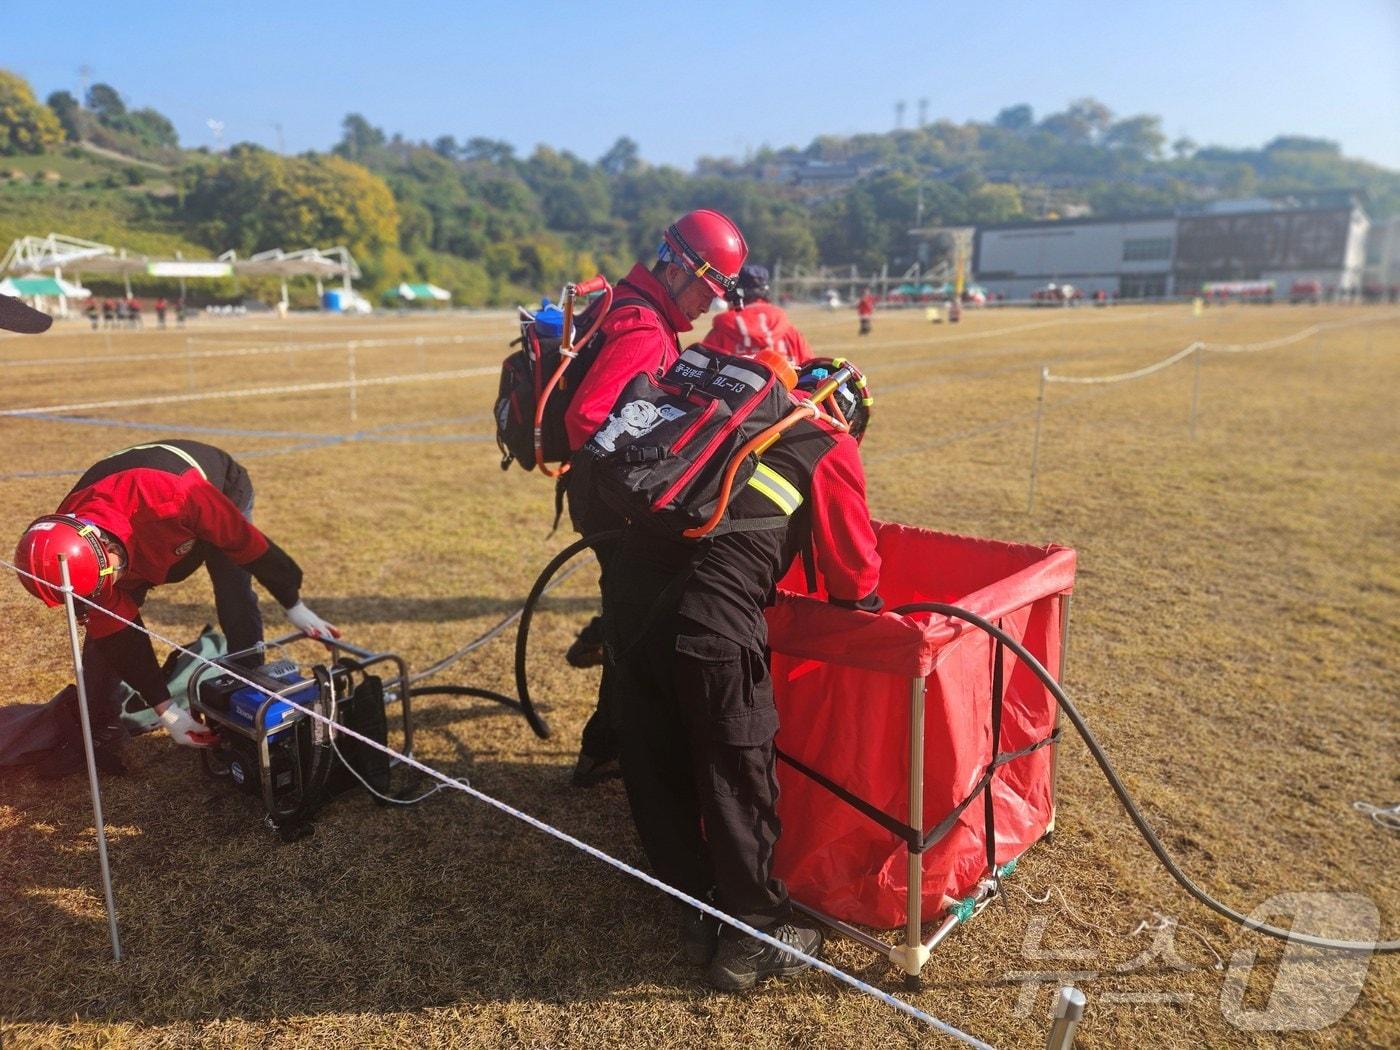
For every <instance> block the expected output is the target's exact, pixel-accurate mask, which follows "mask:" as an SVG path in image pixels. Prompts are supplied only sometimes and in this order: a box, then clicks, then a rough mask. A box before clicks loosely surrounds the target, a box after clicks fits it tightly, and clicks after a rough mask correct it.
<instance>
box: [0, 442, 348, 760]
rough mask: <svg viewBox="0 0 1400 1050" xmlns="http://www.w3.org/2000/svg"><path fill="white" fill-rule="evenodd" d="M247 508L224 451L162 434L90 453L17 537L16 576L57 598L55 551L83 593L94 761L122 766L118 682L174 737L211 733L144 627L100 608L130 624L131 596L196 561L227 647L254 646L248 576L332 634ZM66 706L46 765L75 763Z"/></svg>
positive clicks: (52, 601)
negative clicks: (73, 479)
mask: <svg viewBox="0 0 1400 1050" xmlns="http://www.w3.org/2000/svg"><path fill="white" fill-rule="evenodd" d="M252 510H253V485H252V482H251V481H250V480H249V478H248V472H247V471H246V470H244V469H243V467H242V466H241V465H239V464H238V462H236V461H235V460H234V459H233V457H232V456H230V455H229V454H228V453H227V452H224V451H222V450H220V449H217V448H214V447H213V446H211V445H205V444H201V443H200V442H197V441H168V442H164V443H161V444H149V445H135V446H133V447H131V448H127V449H123V450H122V451H120V452H115V453H113V454H112V455H110V456H108V457H107V458H105V459H103V460H100V461H99V462H98V463H96V464H95V465H93V466H92V467H90V468H89V469H88V471H87V472H86V473H85V474H84V475H83V476H82V477H81V478H80V479H79V480H78V483H77V485H75V486H74V487H73V490H72V491H71V492H69V494H68V495H67V496H66V497H65V498H64V500H63V502H62V503H60V504H59V506H58V510H57V511H56V512H55V513H53V514H48V515H45V516H44V517H42V518H38V519H36V520H35V521H34V522H33V523H32V524H31V525H30V526H29V527H28V528H27V529H25V531H24V533H23V535H21V536H20V540H19V546H18V548H17V549H16V551H15V564H16V565H17V566H19V568H20V569H22V570H23V571H24V572H25V573H28V574H30V575H21V576H20V583H22V584H23V585H24V587H25V589H26V590H28V591H29V592H30V593H31V594H33V595H34V596H35V597H37V598H38V599H39V600H40V601H42V602H43V603H44V604H45V605H49V606H56V605H62V604H63V591H62V587H63V575H62V569H61V567H60V558H63V559H65V560H66V561H67V563H68V572H69V576H70V579H71V580H72V583H73V591H74V594H75V595H76V596H77V597H79V598H86V599H87V600H88V601H89V602H92V603H93V605H87V604H85V603H83V602H78V603H77V606H78V613H79V616H80V617H81V618H82V620H83V622H84V624H85V626H86V628H87V630H86V639H85V641H84V643H83V677H84V680H85V681H84V684H85V686H86V691H87V697H88V713H89V715H90V717H91V722H92V731H93V737H94V740H93V743H94V745H95V752H96V757H97V762H98V765H99V767H100V768H102V769H103V770H104V771H106V772H109V773H120V772H123V771H124V768H125V767H124V765H123V763H122V758H121V746H122V742H123V740H124V739H125V736H126V731H125V729H124V727H123V726H122V724H121V719H120V714H121V712H120V704H121V699H122V695H123V694H122V689H121V683H122V682H123V681H125V682H126V683H127V684H128V685H129V686H131V688H132V689H134V690H135V691H136V692H137V693H139V694H140V696H141V698H142V700H144V701H145V703H146V704H147V705H148V706H150V707H152V708H154V709H155V712H156V714H157V715H158V716H159V717H160V720H161V722H162V724H163V725H164V726H165V728H166V730H167V731H168V732H169V733H170V736H171V737H172V738H173V739H174V740H175V742H176V743H178V744H182V745H185V746H189V747H204V746H208V745H210V744H212V743H214V741H215V737H214V734H213V733H210V732H208V731H207V730H206V729H205V727H204V726H202V725H201V724H200V723H199V722H197V721H195V720H194V719H193V718H192V717H191V716H190V714H189V713H188V712H187V711H186V710H185V709H184V708H182V707H180V706H179V705H177V704H175V703H173V702H172V701H171V698H170V693H169V691H168V689H167V688H166V684H165V678H164V676H163V675H162V673H161V668H160V665H159V664H158V663H157V662H156V656H155V651H154V649H152V647H151V640H150V637H149V636H148V635H147V634H146V633H145V632H144V631H142V630H140V629H138V628H137V627H131V626H127V624H125V623H123V622H122V621H121V620H117V619H114V618H113V617H112V616H109V615H107V613H109V612H110V613H112V614H115V615H116V616H121V617H123V618H124V619H126V620H130V621H132V622H133V623H135V624H138V625H139V624H141V605H142V603H143V602H144V601H145V600H146V595H147V594H148V593H149V592H150V590H151V588H153V587H158V586H160V585H161V584H165V583H178V582H179V581H181V580H184V579H186V578H188V577H189V576H190V575H191V574H192V573H194V572H195V570H196V569H198V568H199V567H200V566H201V565H202V566H204V567H205V569H206V570H207V571H208V573H209V579H210V581H211V582H212V583H213V585H214V607H215V609H216V610H217V612H218V618H219V626H220V628H221V629H222V630H223V632H224V636H225V638H227V640H228V646H229V651H230V652H238V651H240V650H243V649H251V648H254V647H255V646H257V645H258V643H260V642H261V641H262V639H263V624H262V615H261V613H260V612H259V611H258V599H257V595H256V594H255V593H254V592H253V587H252V581H253V580H254V579H256V580H257V581H258V582H259V583H261V584H262V585H263V586H264V587H266V588H267V590H268V591H269V592H270V593H271V594H272V596H273V597H274V598H276V599H277V601H278V602H279V603H280V604H281V605H282V607H283V609H285V610H286V613H287V618H288V619H289V620H290V621H291V622H292V623H293V624H294V625H295V626H296V627H297V628H299V629H300V630H301V631H303V632H304V633H306V634H307V635H309V636H310V637H313V638H339V637H340V632H339V631H337V630H336V629H335V628H334V627H332V626H331V625H330V624H328V623H327V622H326V621H325V620H323V619H321V618H320V617H319V616H317V615H316V614H315V613H314V612H312V611H311V610H310V609H308V608H307V607H306V604H305V603H304V602H302V600H301V598H300V590H301V579H302V574H301V569H300V568H299V567H298V566H297V564H296V562H294V561H293V560H292V559H291V557H289V556H288V554H287V553H286V552H285V551H284V550H282V548H280V547H279V546H277V544H275V543H273V542H272V541H271V540H269V539H268V538H267V537H266V536H264V535H263V534H262V533H261V532H260V531H258V529H257V528H255V527H254V526H253V524H252V522H251V521H250V520H249V516H250V515H251V514H252ZM31 576H34V577H38V579H37V580H35V579H31V578H30V577H31ZM94 606H95V607H94ZM246 662H247V663H248V664H249V665H250V666H252V665H256V664H259V663H261V662H262V660H261V654H260V653H255V654H251V655H250V656H248V657H247V658H246ZM72 714H73V716H72V718H71V719H66V722H68V723H71V724H67V725H65V726H64V728H63V735H64V737H65V740H64V746H63V747H62V748H61V749H60V752H59V758H58V760H57V761H56V762H55V763H54V764H52V765H51V766H50V767H48V768H47V769H46V771H45V772H46V773H48V774H49V775H61V774H63V773H68V772H76V771H78V770H80V769H82V768H83V747H82V740H81V736H80V735H79V734H80V729H79V728H78V727H79V722H78V718H77V712H76V710H75V711H74V712H73V713H72Z"/></svg>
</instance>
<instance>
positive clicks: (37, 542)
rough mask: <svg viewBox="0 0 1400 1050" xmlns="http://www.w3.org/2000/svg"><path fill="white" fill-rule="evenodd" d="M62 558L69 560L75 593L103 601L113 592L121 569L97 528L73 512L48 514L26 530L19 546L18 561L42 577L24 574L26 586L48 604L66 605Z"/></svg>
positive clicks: (23, 566)
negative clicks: (108, 552) (118, 571)
mask: <svg viewBox="0 0 1400 1050" xmlns="http://www.w3.org/2000/svg"><path fill="white" fill-rule="evenodd" d="M60 557H62V558H63V559H65V560H66V561H67V562H68V578H69V579H70V580H71V581H72V582H73V593H74V594H76V595H78V596H79V597H80V598H86V599H88V601H99V600H101V599H103V598H105V597H107V596H108V595H109V594H111V593H112V588H113V586H115V584H116V582H117V569H116V566H115V565H113V564H112V559H111V558H110V557H108V555H107V548H106V546H104V545H103V543H102V540H101V539H100V538H99V536H98V534H97V527H96V526H95V525H92V524H90V523H88V522H86V521H82V520H81V519H79V518H75V517H73V515H71V514H49V515H46V516H44V517H42V518H39V519H37V520H36V521H35V522H34V523H33V524H32V525H30V526H29V528H27V529H25V530H24V535H23V536H21V537H20V538H19V546H17V547H16V548H15V564H16V565H17V566H19V567H20V568H21V569H23V570H24V571H25V572H27V573H29V574H30V575H32V576H37V577H39V579H38V580H33V579H30V577H29V576H20V578H19V582H20V583H22V584H24V589H25V590H27V591H28V592H29V593H30V594H32V595H34V597H36V598H38V599H39V600H40V601H41V602H43V603H44V604H45V605H50V606H53V605H62V604H63V570H62V569H61V568H59V564H58V559H59V558H60ZM40 580H42V581H43V582H42V583H41V582H40Z"/></svg>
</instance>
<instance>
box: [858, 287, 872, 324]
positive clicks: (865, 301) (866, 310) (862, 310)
mask: <svg viewBox="0 0 1400 1050" xmlns="http://www.w3.org/2000/svg"><path fill="white" fill-rule="evenodd" d="M856 316H857V317H859V318H860V334H861V335H869V334H870V319H871V318H872V317H874V316H875V296H874V295H873V294H872V293H871V291H870V289H869V288H867V289H866V290H865V294H864V295H862V296H861V297H860V302H858V303H856Z"/></svg>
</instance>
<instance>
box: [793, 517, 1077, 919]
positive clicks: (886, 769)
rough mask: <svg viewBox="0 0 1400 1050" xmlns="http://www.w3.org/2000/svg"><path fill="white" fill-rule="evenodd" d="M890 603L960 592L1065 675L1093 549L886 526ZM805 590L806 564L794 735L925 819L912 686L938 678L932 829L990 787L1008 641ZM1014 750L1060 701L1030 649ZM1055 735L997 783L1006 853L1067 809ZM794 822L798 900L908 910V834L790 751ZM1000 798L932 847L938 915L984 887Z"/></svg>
mask: <svg viewBox="0 0 1400 1050" xmlns="http://www.w3.org/2000/svg"><path fill="white" fill-rule="evenodd" d="M876 535H877V538H878V541H879V550H880V558H881V562H882V569H881V579H880V594H881V596H882V597H883V598H884V600H885V607H886V609H893V608H897V607H899V606H902V605H908V604H912V603H916V602H942V603H946V604H950V605H956V606H959V607H961V608H964V609H967V610H968V611H969V612H974V613H977V614H978V615H980V616H982V617H984V618H986V619H988V620H990V621H992V622H993V623H996V624H999V625H1000V626H1001V628H1002V629H1003V630H1004V631H1006V632H1007V633H1008V634H1010V635H1011V636H1012V637H1014V638H1015V639H1016V640H1017V641H1019V642H1020V643H1021V644H1022V645H1023V646H1025V647H1026V649H1027V650H1029V651H1030V652H1031V653H1032V654H1033V655H1034V656H1035V657H1036V659H1038V660H1039V661H1040V662H1041V663H1042V664H1043V665H1044V666H1045V668H1046V669H1047V670H1048V671H1049V672H1050V673H1051V674H1052V675H1053V676H1054V677H1055V678H1056V679H1057V680H1058V678H1059V675H1060V641H1061V632H1062V629H1063V625H1062V612H1063V609H1064V608H1065V604H1064V603H1065V602H1066V601H1067V600H1068V596H1069V593H1070V591H1071V590H1072V589H1073V587H1074V566H1075V554H1074V551H1073V550H1070V549H1069V548H1067V547H1059V546H1053V545H1052V546H1047V547H1034V546H1029V545H1025V544H1017V543H1002V542H998V541H996V540H983V539H974V538H971V537H967V536H954V535H950V534H947V533H938V532H930V531H927V530H925V529H917V528H912V527H910V526H906V525H895V524H886V523H877V525H876ZM801 590H805V586H804V584H803V582H802V571H801V566H800V565H798V566H795V567H794V571H793V572H792V573H791V574H789V576H788V578H787V579H786V580H785V581H784V586H783V588H781V589H780V591H779V595H778V602H777V604H776V605H775V606H774V607H773V608H772V609H770V610H769V614H768V623H769V632H770V633H769V645H770V646H771V648H772V650H773V660H772V667H773V684H774V689H775V692H776V695H777V703H778V712H779V715H780V716H781V720H782V728H781V729H780V730H779V732H778V748H779V750H781V751H783V752H785V753H786V754H788V755H790V756H792V757H793V758H794V759H796V760H798V761H799V762H801V763H803V764H804V765H806V766H808V767H810V768H811V769H813V770H815V771H816V772H818V773H820V774H822V775H823V776H825V777H827V778H828V779H830V780H832V781H834V782H835V783H836V784H839V785H840V786H841V787H842V788H844V789H845V790H846V791H848V792H850V793H852V794H854V795H856V796H858V797H859V798H861V799H863V800H865V801H866V802H868V803H870V804H872V805H873V806H875V807H876V808H877V809H879V810H880V811H882V812H883V813H886V814H888V815H890V816H892V817H894V818H896V819H897V820H899V821H900V822H901V823H904V824H908V823H909V723H910V716H909V710H910V703H909V696H910V690H911V684H912V680H913V679H916V678H922V679H923V680H924V685H925V705H926V716H925V730H924V790H923V799H924V820H923V831H925V832H927V831H929V830H931V829H933V828H934V827H936V826H937V825H938V824H939V823H940V822H941V821H942V820H943V819H944V818H945V817H946V816H947V815H948V814H949V813H951V812H952V811H953V809H954V808H955V807H956V806H957V805H958V804H959V803H960V802H962V801H963V800H964V799H966V798H968V796H969V795H970V794H971V793H972V792H973V789H974V788H975V787H976V785H977V783H978V781H979V780H980V779H981V778H982V776H983V775H984V774H985V772H986V770H987V766H988V764H989V763H990V762H991V761H992V757H993V749H992V739H991V738H992V678H993V671H992V669H993V661H994V650H995V647H996V643H995V642H994V640H993V639H992V638H991V637H989V636H988V635H987V634H986V633H985V632H983V631H981V630H979V629H977V628H976V627H974V626H972V625H971V624H968V623H965V622H962V621H959V620H955V619H949V618H948V617H945V616H941V615H935V614H930V613H917V614H913V615H908V616H902V615H897V614H893V613H890V612H886V613H884V614H882V615H879V616H875V615H872V614H869V613H860V612H854V611H851V610H847V609H841V608H838V607H836V606H833V605H830V604H828V603H826V602H824V601H822V600H820V588H819V593H818V595H817V596H815V597H808V596H806V595H804V594H798V593H795V592H796V591H801ZM1002 680H1003V709H1002V725H1001V740H1000V745H999V747H998V748H997V752H998V753H1000V754H1005V753H1007V752H1012V751H1018V750H1020V749H1022V748H1026V747H1028V746H1030V745H1032V744H1034V743H1036V742H1037V741H1039V740H1043V739H1044V738H1046V737H1047V736H1049V735H1050V734H1051V733H1052V732H1053V730H1054V728H1055V722H1056V719H1055V708H1056V705H1055V699H1054V697H1053V696H1051V695H1050V693H1049V691H1048V690H1047V689H1046V688H1045V687H1044V685H1043V684H1042V683H1041V682H1040V680H1039V679H1037V678H1036V677H1035V675H1034V674H1032V673H1031V671H1030V670H1029V669H1028V668H1026V667H1025V666H1024V665H1023V664H1022V662H1021V661H1020V660H1018V659H1016V658H1015V656H1014V655H1013V654H1011V653H1010V652H1009V651H1007V652H1006V653H1005V655H1004V658H1003V672H1002ZM1053 750H1054V749H1053V746H1052V747H1042V748H1041V749H1039V750H1037V751H1033V752H1032V753H1030V754H1027V755H1025V756H1023V757H1020V758H1017V759H1015V760H1014V761H1010V762H1008V763H1006V764H1005V765H1002V766H1000V767H999V768H998V769H997V770H996V772H995V773H994V774H993V776H992V779H991V790H992V797H993V799H994V806H995V808H994V816H995V820H994V823H995V828H996V860H997V863H998V864H999V865H1000V864H1004V863H1006V862H1007V861H1008V860H1011V859H1012V858H1014V857H1018V856H1020V855H1021V854H1022V853H1023V852H1024V851H1025V850H1026V849H1027V848H1028V847H1029V846H1030V845H1031V844H1032V843H1034V842H1035V841H1036V840H1037V839H1039V838H1040V837H1041V836H1042V835H1043V834H1044V833H1045V832H1046V831H1047V830H1048V829H1049V828H1050V826H1051V825H1052V822H1053V820H1054V784H1053V777H1054V760H1053V757H1052V752H1053ZM778 779H779V782H780V784H781V788H782V795H781V798H780V800H779V805H778V810H779V814H780V816H781V817H782V822H783V833H782V838H781V839H780V841H779V843H778V849H777V855H776V858H775V871H776V874H778V875H779V876H780V877H781V878H783V879H784V880H786V882H787V885H788V890H789V892H790V893H791V894H792V896H793V897H794V898H796V899H797V900H799V901H802V902H803V903H804V904H807V905H809V906H811V907H814V908H816V909H818V910H820V911H822V912H825V913H827V914H828V915H831V916H834V917H836V918H838V919H844V920H846V921H847V922H854V923H860V924H863V925H867V926H874V927H886V928H888V927H894V926H899V925H902V924H903V923H904V921H905V888H906V884H907V874H906V858H907V847H906V845H905V842H904V841H903V840H902V839H901V838H900V837H899V836H898V835H896V834H895V833H893V832H892V831H889V830H887V829H886V828H883V827H881V826H880V825H879V824H877V823H876V822H875V821H873V820H871V819H870V818H869V817H868V816H866V815H864V814H862V813H860V812H859V811H857V810H856V809H854V808H853V807H852V806H851V805H849V804H848V803H847V802H845V801H843V800H841V799H839V798H838V797H836V796H835V795H834V794H832V793H831V792H830V791H828V790H827V789H826V788H825V787H823V786H821V785H819V784H818V783H816V782H815V781H813V780H811V779H809V778H808V777H807V776H805V775H803V774H802V773H799V772H798V771H796V770H795V769H793V768H791V767H790V766H788V765H787V764H786V763H779V765H778ZM985 829H986V821H985V812H984V799H983V798H978V799H976V800H975V801H974V802H972V804H970V805H969V806H968V807H967V808H966V809H965V810H964V811H963V813H962V814H961V815H960V817H959V818H958V820H957V823H956V824H955V825H954V826H953V828H952V829H951V830H950V831H949V832H948V833H947V834H946V835H945V836H944V837H943V838H942V839H941V840H939V841H938V842H937V843H936V844H935V845H932V846H931V847H930V848H929V849H928V851H927V852H926V853H925V854H924V868H923V908H924V911H923V914H924V915H925V916H927V917H929V918H931V917H932V916H933V915H935V914H936V913H937V912H938V911H940V910H942V908H943V907H945V906H946V904H947V903H948V901H947V899H946V898H954V899H956V898H960V897H964V896H966V895H967V894H968V893H969V892H971V891H972V889H973V888H974V887H975V886H976V884H977V882H978V880H979V879H980V878H981V877H982V875H983V874H984V873H985V871H986V867H987V847H986V831H985Z"/></svg>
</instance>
